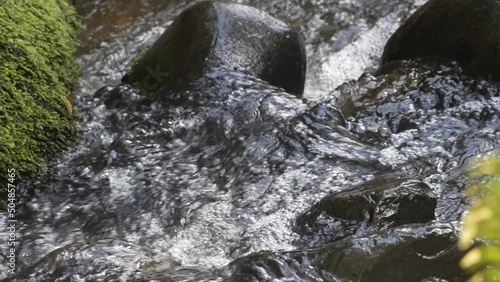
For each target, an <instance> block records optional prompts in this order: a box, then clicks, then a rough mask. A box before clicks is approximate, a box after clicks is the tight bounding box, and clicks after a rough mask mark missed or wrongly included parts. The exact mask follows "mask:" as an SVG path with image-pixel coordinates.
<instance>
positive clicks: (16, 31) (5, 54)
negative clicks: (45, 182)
mask: <svg viewBox="0 0 500 282" xmlns="http://www.w3.org/2000/svg"><path fill="white" fill-rule="evenodd" d="M77 30H78V23H77V20H76V13H75V11H74V8H73V6H72V5H71V1H66V0H0V183H1V184H0V185H1V186H0V187H1V188H0V194H1V195H2V199H1V200H0V203H4V202H5V200H6V198H5V197H4V195H5V191H6V186H7V176H8V173H7V171H8V170H9V169H15V170H16V181H17V182H18V181H20V180H23V179H27V178H29V177H31V176H34V175H36V173H37V172H38V171H39V170H40V169H41V168H43V167H44V165H45V163H46V160H47V158H48V157H51V156H57V155H59V154H61V152H62V151H63V150H65V149H66V148H67V146H68V144H69V143H70V142H72V141H73V140H75V138H76V135H77V124H76V121H77V119H76V117H75V114H74V113H73V112H72V110H71V102H72V101H73V97H72V94H71V93H72V90H73V89H74V87H75V86H76V85H77V81H78V65H77V63H76V57H75V51H76V48H77V40H76V33H77ZM0 209H1V207H0Z"/></svg>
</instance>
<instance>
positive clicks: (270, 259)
mask: <svg viewBox="0 0 500 282" xmlns="http://www.w3.org/2000/svg"><path fill="white" fill-rule="evenodd" d="M227 268H228V271H229V272H230V273H231V276H230V278H229V279H228V280H227V281H229V282H267V281H269V282H270V281H277V280H278V279H286V281H302V282H315V281H318V282H319V281H324V280H323V279H322V277H321V276H320V275H319V274H318V272H316V271H315V270H314V269H313V268H312V267H310V266H308V265H307V263H305V261H303V260H302V259H301V258H299V259H298V260H296V259H294V258H292V257H291V256H289V255H287V254H279V253H273V252H260V253H255V254H251V255H248V256H245V257H242V258H239V259H237V260H235V261H233V262H231V263H230V264H229V266H228V267H227Z"/></svg>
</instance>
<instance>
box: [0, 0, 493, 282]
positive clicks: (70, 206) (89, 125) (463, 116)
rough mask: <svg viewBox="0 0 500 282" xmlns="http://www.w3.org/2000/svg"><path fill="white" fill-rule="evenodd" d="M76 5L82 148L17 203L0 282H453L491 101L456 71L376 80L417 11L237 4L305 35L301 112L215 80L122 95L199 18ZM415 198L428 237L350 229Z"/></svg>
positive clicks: (349, 3)
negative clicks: (157, 47)
mask: <svg viewBox="0 0 500 282" xmlns="http://www.w3.org/2000/svg"><path fill="white" fill-rule="evenodd" d="M77 2H78V3H77V8H78V10H79V12H80V14H81V16H82V19H83V22H84V24H86V29H85V30H84V31H83V32H82V35H81V48H80V49H81V50H80V54H79V63H80V66H81V75H82V77H81V89H80V91H79V93H78V94H77V95H78V98H77V100H78V103H77V104H76V105H75V108H76V109H78V111H79V113H80V114H81V116H82V122H81V132H82V135H81V137H80V139H79V141H78V143H77V144H76V145H75V147H74V148H71V149H70V150H68V152H67V154H66V155H65V156H64V157H63V158H61V159H59V160H57V161H54V162H53V163H51V164H50V165H49V168H48V169H47V170H46V171H45V172H44V173H43V175H42V176H41V177H40V179H38V180H37V181H36V182H35V183H30V184H26V185H24V186H23V187H22V191H21V192H22V193H24V194H26V195H28V194H29V195H30V196H29V197H28V196H26V197H24V198H22V199H23V201H24V203H23V204H22V206H21V208H20V210H19V214H18V220H19V222H20V223H21V227H20V228H19V229H18V238H19V245H18V264H17V272H18V275H17V276H16V277H12V278H7V277H6V276H1V275H4V273H6V271H4V270H3V268H6V263H4V260H5V261H7V259H6V258H5V257H3V256H0V262H1V264H0V273H2V274H0V279H4V278H5V279H6V281H10V280H12V281H193V282H195V281H234V282H239V281H464V280H465V276H464V274H463V273H462V272H461V271H460V270H459V268H458V265H457V264H456V262H457V261H458V259H459V257H460V255H461V254H460V253H459V252H458V251H456V246H455V245H456V240H455V239H454V238H455V237H456V234H457V232H458V230H459V228H460V219H461V217H462V213H463V212H464V210H465V208H466V207H467V204H468V200H467V199H466V197H465V190H466V187H467V186H468V185H470V184H471V183H472V180H470V179H469V178H467V176H466V171H467V170H468V169H469V167H470V161H472V160H473V159H474V158H475V157H476V156H478V155H484V154H489V153H493V152H498V149H499V148H500V120H499V119H500V97H499V90H498V88H497V85H495V84H492V83H489V82H487V81H484V80H478V79H472V78H470V77H467V76H466V75H464V74H463V73H462V70H461V68H460V67H459V66H458V65H456V64H454V63H450V64H447V65H432V66H429V65H424V64H420V63H418V62H407V63H405V64H404V65H402V66H400V67H399V68H398V69H395V70H389V71H387V72H386V73H385V74H381V75H378V76H375V75H374V72H375V71H376V70H377V68H378V66H379V65H378V64H379V61H380V56H381V54H382V51H383V47H384V45H385V43H386V41H387V40H388V38H389V37H390V36H391V34H392V33H393V32H394V31H395V30H396V29H397V28H398V27H399V26H400V24H401V23H402V21H404V20H405V19H406V18H408V17H409V16H410V15H411V14H412V13H413V12H414V11H415V10H416V8H418V7H419V6H420V5H422V4H423V2H424V1H418V0H397V1H392V0H391V1H389V0H346V1H322V0H318V1H302V0H291V1H259V0H243V1H237V2H238V3H242V4H248V5H251V6H254V7H258V8H261V9H263V10H265V11H267V12H269V13H271V14H273V15H275V16H277V17H278V18H282V19H285V20H287V21H288V22H290V23H291V24H292V25H293V26H294V27H296V28H297V29H298V30H299V31H300V33H301V34H302V35H303V37H304V40H305V46H306V53H307V57H308V72H307V79H306V87H305V91H304V97H305V99H301V98H296V97H295V96H292V95H290V94H288V93H285V92H283V90H282V89H279V88H276V87H273V86H270V85H269V84H267V83H265V82H263V81H261V80H258V79H255V78H254V77H252V76H249V75H244V74H241V73H238V72H233V71H227V70H216V71H213V72H212V73H210V74H208V75H206V76H205V77H203V78H202V79H200V80H197V81H196V82H195V83H194V84H193V85H192V87H190V89H189V90H185V91H182V92H179V93H172V94H170V95H169V96H167V97H165V99H164V100H161V101H158V100H154V99H150V98H146V97H144V96H143V95H141V93H140V91H139V90H137V89H134V88H132V87H130V86H128V85H120V79H121V78H122V76H123V75H124V74H125V73H126V71H127V70H128V65H129V62H130V61H131V60H132V59H133V58H134V57H135V56H136V55H137V54H138V53H139V52H140V50H141V49H142V48H144V47H146V46H148V45H150V44H152V43H153V42H154V40H155V39H157V38H158V37H159V36H160V35H161V34H162V33H163V32H164V31H165V29H166V28H167V27H168V25H169V24H170V23H171V22H172V20H173V19H174V18H175V17H176V16H177V15H178V14H179V13H180V12H181V11H182V10H184V9H185V8H186V7H188V6H189V5H191V4H193V3H195V2H197V1H182V0H165V1H153V0H148V1H135V0H129V1H120V0H112V1H103V0H94V1H85V2H84V1H77ZM186 101H187V102H186ZM415 187H420V188H418V189H421V187H424V188H425V189H424V190H425V191H427V192H426V194H425V195H424V199H423V200H422V201H423V203H430V204H429V205H424V204H421V202H417V205H416V206H410V207H409V208H411V209H414V210H410V211H408V212H406V213H407V214H411V213H419V212H420V211H421V210H424V209H425V208H424V207H427V206H429V209H431V214H430V218H429V219H428V220H425V221H421V220H420V219H421V217H419V216H417V217H416V218H417V219H413V218H411V219H408V218H409V217H410V216H408V215H406V217H405V218H404V219H398V220H396V219H394V218H391V215H390V214H389V215H386V214H382V215H380V214H376V211H375V215H373V214H371V215H369V216H367V215H366V214H365V212H364V211H363V210H361V211H360V212H359V214H355V215H353V214H351V213H349V214H347V215H346V209H347V210H349V211H357V210H358V209H357V208H356V207H357V206H361V207H362V206H363V205H364V204H365V202H364V201H365V199H368V198H369V201H368V202H369V203H368V204H371V202H370V201H372V200H373V199H376V200H375V201H377V208H379V207H380V206H382V205H383V199H387V198H391V196H390V195H386V194H380V193H381V192H380V191H386V190H387V189H392V188H394V189H396V191H414V189H417V188H415ZM398 189H402V190H398ZM351 191H357V192H352V193H354V196H352V195H353V194H349V193H351ZM359 191H366V194H363V195H361V196H359V195H358V194H356V193H359ZM419 191H420V190H419ZM336 193H337V194H338V193H341V194H339V195H345V196H342V197H341V199H348V201H347V200H346V202H345V203H346V205H347V206H346V207H345V208H344V209H343V210H341V211H338V210H336V209H332V208H328V207H331V206H332V205H333V206H335V207H337V206H342V204H344V202H340V203H339V202H336V201H337V198H333V199H332V195H336ZM342 193H344V194H342ZM398 193H399V192H398ZM409 193H412V192H409ZM403 194H404V193H403ZM367 195H368V196H367ZM367 197H368V198H367ZM410 198H412V197H410ZM359 199H361V200H359ZM380 199H382V200H380ZM351 200H352V202H351ZM426 201H427V202H426ZM332 202H333V204H331V203H332ZM389 206H390V205H389ZM325 207H326V208H325ZM367 209H368V212H369V213H370V212H373V211H372V210H370V208H369V207H368V208H367ZM399 209H400V207H394V206H392V207H391V206H390V207H389V208H388V210H389V211H393V212H399ZM339 213H340V214H342V215H341V216H339ZM353 213H354V212H353ZM425 216H427V215H425ZM339 218H340V219H339ZM388 218H389V219H388ZM5 219H6V215H5V214H0V222H2V224H3V222H5ZM0 227H2V226H1V224H0ZM2 228H3V227H2ZM4 248H6V244H1V246H0V250H1V251H2V252H1V253H7V252H4ZM384 278H385V279H384ZM9 279H10V280H9ZM380 279H382V280H380Z"/></svg>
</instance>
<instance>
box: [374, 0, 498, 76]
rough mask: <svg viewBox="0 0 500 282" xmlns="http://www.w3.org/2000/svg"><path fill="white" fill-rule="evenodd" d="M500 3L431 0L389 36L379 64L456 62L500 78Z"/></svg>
mask: <svg viewBox="0 0 500 282" xmlns="http://www.w3.org/2000/svg"><path fill="white" fill-rule="evenodd" d="M499 42H500V3H499V2H498V1H495V0H483V1H475V0H430V1H428V2H427V3H426V4H425V5H423V6H422V7H421V8H420V9H418V10H417V12H416V13H415V14H413V15H412V16H411V17H410V18H409V19H408V20H407V21H406V23H405V24H404V25H402V26H401V27H400V28H399V29H398V30H397V31H396V33H395V34H394V35H393V36H392V37H391V39H389V41H388V42H387V45H386V46H385V50H384V54H383V56H382V65H384V64H387V63H389V62H393V61H397V60H405V59H416V58H425V59H426V60H429V61H433V62H436V61H437V62H446V61H458V62H460V63H462V64H463V66H464V67H465V69H466V71H467V72H469V73H470V74H472V75H480V76H482V77H483V78H488V79H494V80H495V81H498V80H499V79H500V45H499Z"/></svg>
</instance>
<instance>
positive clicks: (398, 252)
mask: <svg viewBox="0 0 500 282" xmlns="http://www.w3.org/2000/svg"><path fill="white" fill-rule="evenodd" d="M457 232H458V231H457V228H455V227H454V226H453V224H443V223H438V224H431V225H429V224H425V225H406V226H403V227H400V228H395V229H392V230H389V231H387V232H383V233H375V234H368V235H365V236H362V237H349V238H346V239H344V240H341V241H338V242H335V243H333V244H330V245H327V246H325V247H323V248H322V249H319V250H315V251H314V252H312V253H309V254H308V257H310V259H311V261H312V264H313V265H314V266H315V267H318V268H319V269H322V270H324V271H326V272H329V273H334V274H335V275H337V276H339V277H342V278H347V279H350V280H352V281H380V279H381V278H382V277H383V281H408V282H411V281H415V282H417V281H422V280H424V279H429V278H433V279H436V280H437V279H447V280H448V281H465V275H464V273H463V271H461V270H460V267H459V260H460V257H461V253H460V251H459V250H458V248H457V246H456V244H457V235H456V234H457ZM436 280H434V281H436ZM426 281H428V280H426ZM437 281H439V280H437Z"/></svg>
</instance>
